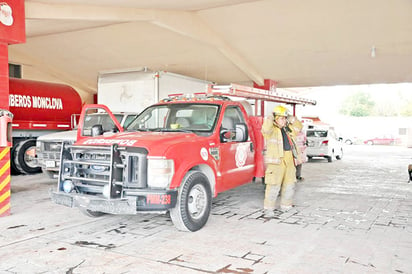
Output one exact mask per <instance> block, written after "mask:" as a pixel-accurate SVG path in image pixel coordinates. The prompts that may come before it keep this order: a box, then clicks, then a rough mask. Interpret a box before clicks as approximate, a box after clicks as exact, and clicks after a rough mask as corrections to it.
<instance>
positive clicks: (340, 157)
mask: <svg viewBox="0 0 412 274" xmlns="http://www.w3.org/2000/svg"><path fill="white" fill-rule="evenodd" d="M342 158H343V149H341V150H340V155H336V160H342Z"/></svg>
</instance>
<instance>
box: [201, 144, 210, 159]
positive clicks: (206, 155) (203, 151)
mask: <svg viewBox="0 0 412 274" xmlns="http://www.w3.org/2000/svg"><path fill="white" fill-rule="evenodd" d="M200 157H202V159H203V160H205V161H207V159H209V153H208V152H207V149H206V148H204V147H202V149H201V150H200Z"/></svg>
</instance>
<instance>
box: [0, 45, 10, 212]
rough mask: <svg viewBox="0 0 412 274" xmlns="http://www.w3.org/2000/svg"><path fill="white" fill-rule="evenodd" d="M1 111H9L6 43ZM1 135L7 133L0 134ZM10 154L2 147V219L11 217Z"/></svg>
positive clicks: (1, 52) (1, 59)
mask: <svg viewBox="0 0 412 274" xmlns="http://www.w3.org/2000/svg"><path fill="white" fill-rule="evenodd" d="M0 109H6V110H8V109H9V64H8V45H7V44H6V43H0ZM2 130H3V129H2ZM0 134H5V133H4V132H0ZM9 152H10V148H9V147H1V146H0V217H3V216H8V215H10V153H9Z"/></svg>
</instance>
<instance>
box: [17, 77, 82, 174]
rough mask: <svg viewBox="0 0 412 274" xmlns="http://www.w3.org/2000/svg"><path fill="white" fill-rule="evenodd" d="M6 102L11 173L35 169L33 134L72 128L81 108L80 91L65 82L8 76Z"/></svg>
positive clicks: (28, 171)
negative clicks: (10, 142) (10, 144)
mask: <svg viewBox="0 0 412 274" xmlns="http://www.w3.org/2000/svg"><path fill="white" fill-rule="evenodd" d="M9 86H10V91H9V106H10V112H11V113H12V114H13V116H14V117H13V123H12V128H13V131H12V137H13V147H12V149H11V155H10V162H11V167H12V172H13V173H25V174H30V173H36V172H40V171H41V168H40V167H39V166H38V165H37V161H36V159H35V156H36V151H35V149H36V138H37V137H39V136H41V135H45V134H48V133H51V132H56V131H63V130H69V129H73V127H74V125H75V115H77V116H78V115H79V114H80V112H81V109H82V101H81V98H80V95H79V94H78V93H77V91H75V90H74V89H73V88H71V87H70V86H67V85H62V84H54V83H46V82H39V81H31V80H23V79H17V78H10V81H9Z"/></svg>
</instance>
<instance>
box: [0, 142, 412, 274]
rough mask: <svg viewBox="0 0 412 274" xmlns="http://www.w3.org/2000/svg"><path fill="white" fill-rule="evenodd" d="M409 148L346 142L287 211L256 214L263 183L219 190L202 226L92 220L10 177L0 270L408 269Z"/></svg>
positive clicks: (315, 164) (26, 180)
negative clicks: (340, 154)
mask: <svg viewBox="0 0 412 274" xmlns="http://www.w3.org/2000/svg"><path fill="white" fill-rule="evenodd" d="M410 163H412V149H411V148H409V149H407V148H402V147H385V146H380V147H379V146H373V147H370V146H348V147H346V153H345V155H344V158H343V160H341V161H334V162H333V163H328V162H327V161H326V160H323V159H317V160H314V161H311V162H309V163H306V164H305V165H304V167H303V174H304V177H305V181H304V182H303V183H299V184H298V187H297V193H296V207H295V208H293V209H292V210H291V211H289V212H287V213H284V214H281V215H279V216H278V217H277V218H275V219H265V218H263V217H262V209H261V206H262V200H263V193H264V187H263V185H262V184H258V183H252V184H248V185H245V186H242V187H239V188H237V189H235V190H231V191H228V192H226V193H223V194H220V195H219V196H218V198H216V199H215V200H214V203H213V210H212V215H211V217H210V219H209V222H208V223H207V225H206V226H205V227H204V228H203V229H202V230H200V231H198V232H195V233H185V232H179V231H177V230H176V229H175V228H174V227H173V225H172V223H171V221H170V220H169V218H168V216H166V215H150V214H145V215H137V216H123V217H122V216H105V217H103V218H98V219H92V218H88V217H85V216H83V215H82V214H81V213H80V212H79V211H78V210H76V209H70V208H65V207H62V206H58V205H54V204H52V203H51V201H50V199H49V197H48V193H47V191H48V189H49V188H51V187H54V186H55V182H54V181H52V180H49V179H46V177H45V176H42V175H41V174H39V175H34V176H13V177H12V182H11V184H12V199H11V203H12V210H11V212H12V215H11V216H9V217H4V218H1V219H0V258H1V259H0V273H412V183H411V184H408V183H407V180H408V175H407V165H408V164H410Z"/></svg>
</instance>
